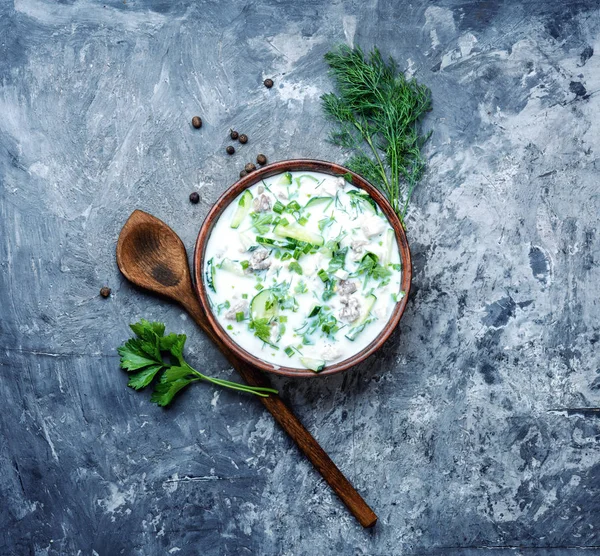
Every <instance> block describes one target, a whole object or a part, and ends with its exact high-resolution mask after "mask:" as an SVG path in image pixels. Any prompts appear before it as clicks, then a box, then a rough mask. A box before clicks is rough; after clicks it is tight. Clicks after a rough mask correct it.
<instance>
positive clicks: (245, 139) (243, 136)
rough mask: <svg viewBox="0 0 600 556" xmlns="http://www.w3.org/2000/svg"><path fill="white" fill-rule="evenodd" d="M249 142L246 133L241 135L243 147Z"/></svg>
mask: <svg viewBox="0 0 600 556" xmlns="http://www.w3.org/2000/svg"><path fill="white" fill-rule="evenodd" d="M247 142H248V136H247V135H246V134H245V133H242V134H241V135H240V143H242V145H243V144H245V143H247Z"/></svg>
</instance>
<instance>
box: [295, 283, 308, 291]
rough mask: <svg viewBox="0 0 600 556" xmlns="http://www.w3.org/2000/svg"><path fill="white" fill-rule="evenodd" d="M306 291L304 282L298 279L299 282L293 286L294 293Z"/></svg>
mask: <svg viewBox="0 0 600 556" xmlns="http://www.w3.org/2000/svg"><path fill="white" fill-rule="evenodd" d="M307 291H308V286H307V285H306V284H305V283H304V281H303V280H300V282H298V283H297V284H296V287H295V288H294V293H306V292H307Z"/></svg>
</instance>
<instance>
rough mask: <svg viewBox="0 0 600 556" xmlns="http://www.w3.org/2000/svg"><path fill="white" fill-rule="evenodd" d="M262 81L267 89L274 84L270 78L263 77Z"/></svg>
mask: <svg viewBox="0 0 600 556" xmlns="http://www.w3.org/2000/svg"><path fill="white" fill-rule="evenodd" d="M263 83H264V85H265V87H266V88H267V89H270V88H271V87H272V86H273V85H274V83H273V80H272V79H265V80H264V81H263Z"/></svg>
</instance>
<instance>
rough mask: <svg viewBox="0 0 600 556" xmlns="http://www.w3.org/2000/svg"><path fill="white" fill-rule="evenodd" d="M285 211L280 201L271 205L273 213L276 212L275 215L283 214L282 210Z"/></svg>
mask: <svg viewBox="0 0 600 556" xmlns="http://www.w3.org/2000/svg"><path fill="white" fill-rule="evenodd" d="M284 209H285V206H284V205H283V203H281V202H280V201H277V202H276V203H275V204H274V205H273V212H276V213H277V214H281V213H282V212H283V210H284Z"/></svg>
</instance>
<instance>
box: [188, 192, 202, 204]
mask: <svg viewBox="0 0 600 556" xmlns="http://www.w3.org/2000/svg"><path fill="white" fill-rule="evenodd" d="M199 201H200V195H198V192H197V191H194V192H193V193H190V203H193V204H194V205H195V204H196V203H198V202H199Z"/></svg>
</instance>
